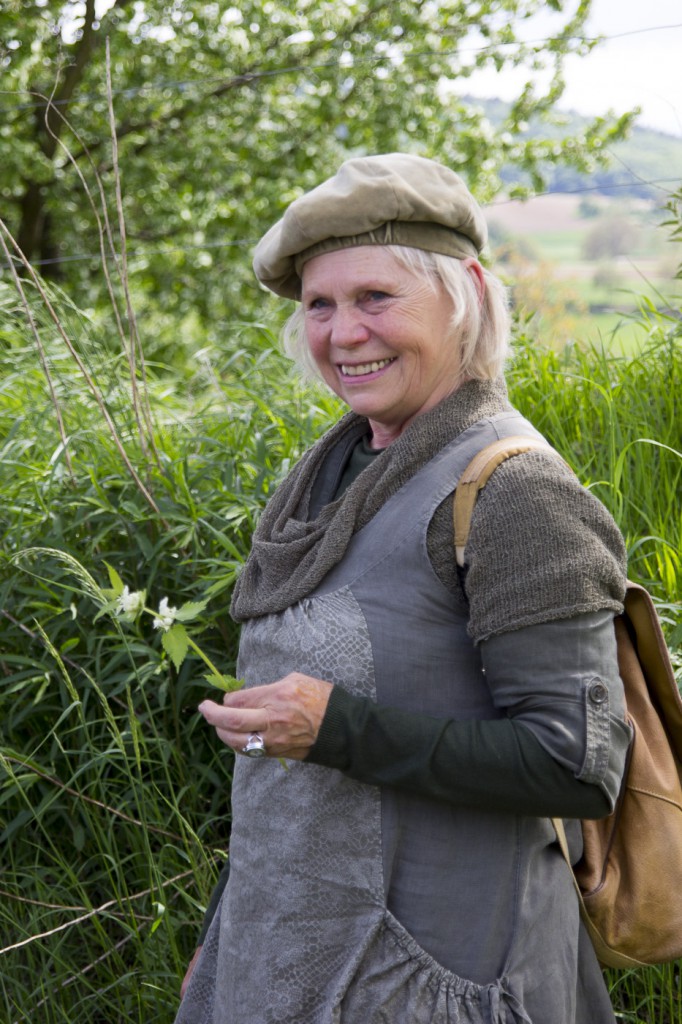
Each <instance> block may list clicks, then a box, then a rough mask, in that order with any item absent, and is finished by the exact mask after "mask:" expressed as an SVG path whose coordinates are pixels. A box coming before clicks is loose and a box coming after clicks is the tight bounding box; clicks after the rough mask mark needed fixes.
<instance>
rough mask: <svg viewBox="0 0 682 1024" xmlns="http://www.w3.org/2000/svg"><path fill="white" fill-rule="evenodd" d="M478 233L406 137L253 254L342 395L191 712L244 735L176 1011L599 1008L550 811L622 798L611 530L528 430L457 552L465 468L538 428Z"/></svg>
mask: <svg viewBox="0 0 682 1024" xmlns="http://www.w3.org/2000/svg"><path fill="white" fill-rule="evenodd" d="M485 240H486V228H485V222H484V219H483V216H482V214H481V211H480V209H479V208H478V206H477V205H476V203H475V201H474V199H473V198H472V196H471V195H470V193H469V192H468V191H467V189H466V187H465V185H464V183H463V182H462V181H461V179H460V178H459V177H458V176H457V175H456V174H454V173H453V172H452V171H450V170H449V169H447V168H445V167H443V166H440V165H439V164H437V163H434V162H432V161H430V160H425V159H422V158H420V157H415V156H407V155H401V154H393V155H386V156H374V157H368V158H360V159H354V160H349V161H348V162H347V163H345V164H344V165H343V166H342V167H341V168H340V170H339V171H338V173H337V174H336V175H334V176H333V177H332V178H330V179H329V180H328V181H326V182H324V183H323V184H322V185H320V186H319V187H318V188H316V189H314V190H313V191H312V192H310V193H308V194H307V195H304V196H302V197H301V198H300V199H297V200H296V201H295V202H294V203H292V204H291V206H290V207H289V208H288V209H287V211H286V213H285V214H284V216H283V218H282V219H281V220H280V221H279V222H278V223H277V224H276V225H275V226H274V227H273V228H272V229H271V230H270V231H269V232H268V234H267V235H266V236H265V237H264V238H263V239H262V241H261V242H260V244H259V245H258V247H257V249H256V254H255V262H254V267H255V271H256V275H257V276H258V278H259V280H260V281H261V282H262V283H263V284H265V285H266V286H267V287H268V288H270V289H271V290H273V291H274V292H276V293H277V294H278V295H282V296H286V297H288V298H294V299H297V300H299V301H300V310H298V311H297V312H296V313H295V314H294V316H293V318H292V320H291V321H290V323H289V325H288V327H287V332H286V333H287V336H288V342H289V345H290V346H293V349H294V350H295V351H296V352H297V353H298V354H299V355H300V356H302V357H303V359H304V360H305V361H306V362H308V363H311V364H312V365H313V366H314V368H315V369H316V371H317V373H318V374H319V376H321V377H322V379H323V380H324V381H325V382H326V383H327V384H328V385H329V387H330V388H331V389H332V390H333V391H334V392H335V393H336V394H337V395H339V397H340V398H342V399H343V401H344V402H345V403H347V405H348V406H349V407H350V410H351V411H350V412H349V413H348V414H347V415H345V416H344V417H343V418H342V419H341V420H340V422H339V423H338V424H336V426H334V427H333V428H332V429H331V430H330V431H329V432H328V433H327V434H326V435H325V436H324V437H323V438H322V439H321V440H320V441H319V442H318V443H317V444H316V445H315V446H314V447H313V448H312V449H311V450H310V451H308V452H307V453H306V454H305V455H304V457H303V458H302V459H301V461H300V462H299V463H298V465H297V466H296V467H295V468H294V470H293V471H292V472H291V474H290V475H289V476H288V477H287V479H286V480H285V481H284V483H283V484H282V485H281V486H280V487H279V489H278V490H277V492H276V493H275V494H274V496H273V497H272V499H271V501H270V503H269V504H268V506H267V508H266V510H265V512H264V514H263V517H262V519H261V521H260V524H259V526H258V529H257V530H256V532H255V535H254V538H253V548H252V551H251V554H250V557H249V559H248V561H247V563H246V565H245V567H244V571H243V573H242V575H241V577H240V579H239V582H238V586H237V588H236V591H235V595H234V600H233V605H232V614H233V616H234V617H235V619H237V620H238V621H240V622H242V623H243V624H244V625H243V630H242V639H241V647H240V655H239V666H238V672H239V674H240V675H241V676H243V677H244V679H245V680H246V687H245V689H243V690H241V691H239V692H237V693H234V694H230V695H227V696H226V698H225V700H224V702H223V705H222V706H221V705H219V704H215V703H213V702H211V701H206V702H204V703H203V704H202V705H201V707H200V710H201V712H202V714H203V715H204V717H205V718H206V720H207V721H208V722H209V723H210V724H211V725H212V726H214V727H215V729H216V731H217V734H218V736H219V737H220V739H221V740H223V741H224V742H225V743H227V744H229V746H231V747H232V748H233V749H234V750H235V751H236V752H237V753H238V754H241V755H244V756H239V757H238V758H237V763H236V766H235V773H234V783H233V790H232V806H233V825H232V832H231V841H230V860H229V879H228V880H227V884H226V885H225V886H224V890H223V891H222V892H220V899H219V904H218V906H217V908H215V907H213V908H212V909H211V910H210V911H209V913H208V915H207V922H206V926H205V929H204V936H203V941H202V943H201V945H200V949H199V951H198V954H197V955H195V958H194V960H193V963H192V968H193V969H191V970H190V971H189V972H188V976H189V980H187V979H186V984H185V995H184V999H183V1002H182V1005H181V1008H180V1012H179V1016H178V1018H177V1020H178V1022H182V1024H189V1022H191V1024H208V1022H212V1024H236V1022H237V1021H243V1020H250V1021H257V1022H262V1024H332V1022H338V1024H380V1022H381V1024H426V1022H429V1024H433V1022H439V1024H441V1022H442V1024H451V1022H452V1024H454V1022H457V1024H512V1022H515V1024H516V1022H521V1021H524V1022H527V1024H528V1022H532V1024H613V1021H614V1014H613V1010H612V1009H611V1006H610V1003H609V999H608V994H607V991H606V987H605V985H604V981H603V979H602V975H601V971H600V969H599V966H598V964H597V960H596V958H595V954H594V952H593V950H592V947H591V945H590V942H589V939H588V938H587V935H586V933H585V931H584V929H583V926H582V924H581V922H580V919H579V913H578V904H577V899H576V896H575V893H574V889H573V885H572V881H571V877H570V872H569V870H568V867H567V865H566V863H565V861H564V860H563V858H562V855H561V853H560V851H559V848H558V845H557V842H556V836H555V833H554V829H553V827H552V825H551V823H550V821H549V816H556V817H563V818H566V819H574V820H572V821H569V822H568V824H569V828H568V832H569V837H570V839H571V843H572V847H573V848H572V853H573V855H574V856H575V858H576V859H577V858H578V857H579V855H580V849H581V846H580V844H581V839H580V828H579V825H578V823H577V821H575V819H578V818H590V817H594V818H597V817H601V816H604V815H606V814H608V813H609V811H610V810H611V809H612V807H613V804H614V801H615V798H616V795H617V793H618V789H619V785H620V780H621V776H622V771H623V765H624V759H625V754H626V750H627V746H628V741H629V732H628V727H627V725H626V724H625V722H624V707H623V695H622V688H621V684H620V680H619V677H618V670H617V664H616V653H615V641H614V631H613V616H614V614H615V613H617V612H619V611H620V609H621V601H622V598H623V593H624V584H625V576H624V548H623V543H622V539H621V537H620V535H619V533H618V530H617V528H616V527H615V525H614V523H613V521H612V520H611V518H610V516H609V515H608V513H607V512H606V510H605V509H604V508H603V507H602V505H601V504H600V503H599V502H598V501H597V500H596V499H595V498H594V497H593V496H592V495H591V494H589V493H588V492H587V491H586V490H584V489H583V488H582V487H581V486H580V485H579V483H578V482H577V480H576V479H575V478H574V476H573V475H572V474H571V472H570V470H568V468H567V467H566V466H565V465H564V464H563V462H561V460H559V459H558V458H557V457H556V456H555V455H554V454H553V453H552V452H551V451H546V452H542V451H534V452H529V453H526V454H522V455H518V456H516V457H515V458H513V459H510V460H509V461H508V462H506V463H505V464H504V465H502V466H500V467H499V468H498V470H497V471H496V472H495V474H494V476H493V477H492V478H491V480H490V482H489V483H488V484H487V486H486V488H485V490H484V491H483V492H482V496H481V498H480V500H479V501H478V504H477V506H476V508H475V511H474V516H473V519H472V528H471V534H470V540H469V543H468V545H467V550H466V563H467V564H466V569H465V571H464V572H463V573H458V571H457V566H456V562H455V553H454V546H453V526H452V500H453V491H454V488H455V485H456V483H457V479H458V476H459V475H460V473H461V472H462V470H463V468H464V467H465V466H466V465H467V463H468V462H469V460H470V459H471V457H472V456H473V455H475V454H476V453H477V452H478V451H479V450H480V449H481V448H483V447H484V446H485V445H487V444H488V443H490V442H492V441H494V440H496V439H497V438H501V437H505V436H507V435H510V434H527V435H529V436H537V435H536V433H535V431H534V430H533V428H532V427H531V426H530V424H528V423H527V422H526V421H525V420H524V419H523V418H522V417H521V416H520V415H519V414H518V413H517V412H515V411H514V410H513V409H512V407H511V406H510V405H509V403H508V400H507V395H506V390H505V385H504V381H503V379H502V377H501V373H502V368H503V362H504V358H505V353H506V348H507V340H508V320H507V313H506V307H505V299H504V292H503V289H502V288H501V285H500V284H499V282H498V281H497V280H496V279H495V278H494V277H493V276H492V275H490V274H489V273H488V272H486V271H485V270H483V269H482V267H481V265H480V264H479V262H478V260H477V256H478V254H479V252H480V250H481V249H482V247H483V245H484V243H485ZM595 680H599V681H600V683H601V685H599V686H597V687H595V686H594V684H595ZM259 755H262V756H259ZM278 758H288V759H289V761H288V770H284V768H283V767H282V764H281V763H280V761H279V760H278ZM224 881H225V880H224V879H223V883H224ZM217 902H218V900H217V898H216V900H214V901H213V903H214V904H215V903H217Z"/></svg>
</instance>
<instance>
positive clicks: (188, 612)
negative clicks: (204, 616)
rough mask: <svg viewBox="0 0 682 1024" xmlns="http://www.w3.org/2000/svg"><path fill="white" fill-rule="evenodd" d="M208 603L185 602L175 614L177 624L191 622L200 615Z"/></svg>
mask: <svg viewBox="0 0 682 1024" xmlns="http://www.w3.org/2000/svg"><path fill="white" fill-rule="evenodd" d="M207 604H208V601H186V602H185V604H183V605H182V607H181V608H178V610H177V611H176V613H175V618H176V620H177V621H178V622H191V621H192V620H193V619H196V618H197V616H199V615H201V613H202V612H203V610H204V608H205V607H206V605H207Z"/></svg>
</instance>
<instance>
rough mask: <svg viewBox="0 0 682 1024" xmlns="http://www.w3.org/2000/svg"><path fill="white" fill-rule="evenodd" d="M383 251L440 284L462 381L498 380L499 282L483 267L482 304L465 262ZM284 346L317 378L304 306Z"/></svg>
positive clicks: (503, 299)
mask: <svg viewBox="0 0 682 1024" xmlns="http://www.w3.org/2000/svg"><path fill="white" fill-rule="evenodd" d="M382 248H384V249H386V250H387V251H388V252H390V253H391V255H392V256H393V257H394V258H395V260H396V261H397V262H398V263H399V264H400V265H401V266H403V267H404V268H405V269H406V270H410V271H412V272H413V273H415V274H417V275H419V276H420V277H423V278H424V279H425V280H426V281H427V283H428V284H429V286H430V287H431V288H433V289H434V291H435V290H436V289H437V288H438V286H439V285H440V286H442V287H443V288H444V289H445V292H446V294H447V295H448V296H449V298H450V300H451V301H452V305H453V314H452V319H451V321H450V326H451V328H452V331H453V336H454V338H455V340H456V343H457V344H458V345H459V346H460V350H461V355H460V380H459V382H458V383H461V382H462V381H464V380H468V379H474V380H494V379H495V378H496V377H499V376H500V374H501V373H502V372H503V371H504V364H505V361H506V359H507V356H508V354H509V338H510V318H509V304H508V299H507V291H506V288H505V287H504V285H503V284H502V282H501V281H500V279H499V278H498V277H496V276H495V275H494V274H492V273H491V272H490V271H489V270H486V269H485V268H483V279H484V284H485V287H484V293H483V301H482V302H481V301H480V299H479V295H478V291H477V289H476V284H475V282H474V279H473V277H472V275H471V274H470V273H469V272H468V270H467V268H466V267H465V266H464V263H463V261H462V260H459V259H457V258H456V257H454V256H442V255H441V254H440V253H434V252H426V251H425V250H424V249H413V248H408V247H407V246H403V245H386V246H382ZM282 346H283V348H284V351H285V353H286V354H287V355H288V356H289V357H290V358H291V359H293V360H294V361H295V362H296V363H298V365H299V366H300V367H301V368H302V369H303V370H304V372H305V373H306V375H310V376H313V377H319V373H318V371H317V367H316V366H315V363H314V361H313V359H312V358H311V355H310V351H309V349H308V344H307V341H306V336H305V316H304V311H303V308H302V306H300V305H299V307H298V308H297V309H296V311H295V312H294V313H293V314H292V315H291V316H290V317H289V319H288V320H287V321H286V323H285V324H284V327H283V329H282Z"/></svg>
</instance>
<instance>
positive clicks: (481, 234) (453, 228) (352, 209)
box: [253, 153, 488, 299]
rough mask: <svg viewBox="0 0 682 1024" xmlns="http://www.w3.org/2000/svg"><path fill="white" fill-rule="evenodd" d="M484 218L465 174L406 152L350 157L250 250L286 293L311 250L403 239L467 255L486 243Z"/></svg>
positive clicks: (257, 267)
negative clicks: (460, 174)
mask: <svg viewBox="0 0 682 1024" xmlns="http://www.w3.org/2000/svg"><path fill="white" fill-rule="evenodd" d="M487 237H488V231H487V227H486V223H485V218H484V216H483V213H482V211H481V208H480V207H479V205H478V203H477V202H476V200H475V199H474V197H473V196H472V195H471V193H470V192H469V190H468V188H467V187H466V185H465V184H464V182H463V180H462V179H461V178H460V177H459V175H458V174H455V172H454V171H451V170H450V169H449V168H448V167H444V166H443V165H442V164H438V163H436V162H435V161H434V160H427V159H425V158H424V157H421V156H411V155H410V154H408V153H387V154H384V155H381V156H367V157H358V158H356V159H353V160H347V161H346V162H345V163H344V164H342V165H341V167H340V168H339V170H338V171H337V172H336V174H335V175H334V176H333V177H331V178H329V179H328V180H327V181H325V182H323V183H322V184H321V185H318V186H317V188H314V189H313V190H312V191H311V192H307V193H306V194H305V195H303V196H301V197H300V198H299V199H295V200H294V202H293V203H291V205H290V206H289V207H288V208H287V210H286V212H285V213H284V216H283V217H282V218H281V220H279V221H277V223H276V224H274V225H273V226H272V227H271V228H270V230H269V231H268V232H267V234H265V235H264V236H263V238H261V240H260V242H259V243H258V245H257V246H256V249H255V252H254V260H253V269H254V271H255V274H256V277H257V278H258V280H259V281H260V282H261V284H264V285H265V286H266V288H269V289H270V291H273V292H275V294H276V295H282V296H284V297H285V298H289V299H297V298H300V294H301V271H302V268H303V266H304V265H305V263H306V262H307V261H308V260H310V259H312V258H313V256H319V255H320V253H323V252H333V251H334V250H335V249H345V248H349V247H351V246H356V245H407V246H411V247H413V248H415V249H425V250H426V251H427V252H437V253H442V254H443V255H445V256H455V257H457V258H458V259H466V258H467V257H469V256H474V257H475V256H477V255H478V253H480V251H481V249H482V248H483V246H484V245H485V243H486V240H487Z"/></svg>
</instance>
